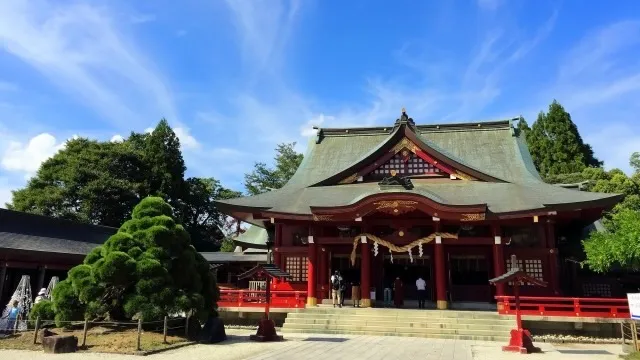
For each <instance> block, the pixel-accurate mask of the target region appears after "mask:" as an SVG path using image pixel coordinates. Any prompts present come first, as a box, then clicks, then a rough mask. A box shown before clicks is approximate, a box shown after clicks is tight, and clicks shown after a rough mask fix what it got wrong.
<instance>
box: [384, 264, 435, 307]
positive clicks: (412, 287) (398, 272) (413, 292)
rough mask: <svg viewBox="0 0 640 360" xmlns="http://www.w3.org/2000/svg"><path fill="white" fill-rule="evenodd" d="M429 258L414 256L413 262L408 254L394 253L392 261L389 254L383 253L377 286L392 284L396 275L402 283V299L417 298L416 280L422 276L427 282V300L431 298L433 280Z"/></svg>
mask: <svg viewBox="0 0 640 360" xmlns="http://www.w3.org/2000/svg"><path fill="white" fill-rule="evenodd" d="M432 274H433V271H432V264H431V259H430V258H428V257H423V258H415V257H414V259H413V262H411V259H410V258H409V256H408V255H395V256H394V257H393V262H391V256H389V255H385V257H384V265H383V279H382V284H381V286H379V288H381V289H384V288H385V287H386V286H391V287H392V286H393V282H394V281H395V279H396V277H399V278H400V280H402V283H403V284H404V299H405V300H417V299H418V294H417V289H416V280H418V277H422V278H423V279H424V281H426V282H427V300H433V293H434V280H433V276H432Z"/></svg>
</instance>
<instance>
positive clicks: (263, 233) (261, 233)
mask: <svg viewBox="0 0 640 360" xmlns="http://www.w3.org/2000/svg"><path fill="white" fill-rule="evenodd" d="M268 237H269V235H268V233H267V230H266V229H264V228H261V227H257V226H249V228H248V229H247V231H245V232H243V233H242V234H240V235H239V236H237V237H236V238H234V239H233V241H234V243H235V245H236V246H238V245H239V246H242V247H250V248H255V247H256V246H258V247H260V246H264V245H265V244H266V243H267V238H268Z"/></svg>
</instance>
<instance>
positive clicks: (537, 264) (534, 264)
mask: <svg viewBox="0 0 640 360" xmlns="http://www.w3.org/2000/svg"><path fill="white" fill-rule="evenodd" d="M516 262H517V263H518V264H517V265H518V268H520V269H523V270H524V272H526V273H527V275H529V276H531V277H534V278H536V279H538V280H540V281H544V276H543V270H542V260H540V259H528V260H525V261H524V266H523V265H522V259H516ZM511 265H512V264H511V260H510V259H509V260H507V271H509V270H511V269H512V266H511ZM509 285H513V282H511V281H510V282H509ZM523 285H531V284H530V283H526V284H523Z"/></svg>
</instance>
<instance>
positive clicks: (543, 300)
mask: <svg viewBox="0 0 640 360" xmlns="http://www.w3.org/2000/svg"><path fill="white" fill-rule="evenodd" d="M496 299H497V300H498V313H499V314H502V315H514V314H515V313H516V303H515V298H514V297H513V296H496ZM520 313H521V314H522V315H541V316H565V317H593V318H623V319H624V318H628V317H629V304H628V302H627V299H614V298H570V297H538V296H521V297H520Z"/></svg>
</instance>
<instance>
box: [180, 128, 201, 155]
mask: <svg viewBox="0 0 640 360" xmlns="http://www.w3.org/2000/svg"><path fill="white" fill-rule="evenodd" d="M173 132H175V133H176V136H177V137H178V139H180V145H181V146H182V148H183V149H185V150H195V149H199V148H200V147H201V144H200V143H199V142H198V140H196V138H194V137H193V136H192V135H191V134H190V133H189V129H187V128H184V127H175V128H173Z"/></svg>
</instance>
